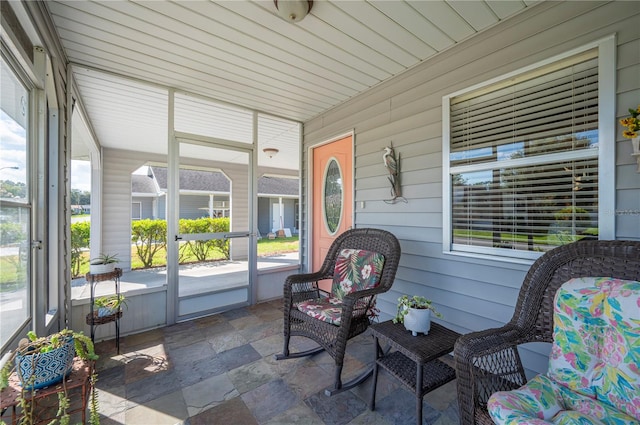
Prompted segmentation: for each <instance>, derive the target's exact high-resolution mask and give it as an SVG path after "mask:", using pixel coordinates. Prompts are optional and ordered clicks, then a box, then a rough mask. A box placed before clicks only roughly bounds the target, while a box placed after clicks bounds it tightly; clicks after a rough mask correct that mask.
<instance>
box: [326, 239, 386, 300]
mask: <svg viewBox="0 0 640 425" xmlns="http://www.w3.org/2000/svg"><path fill="white" fill-rule="evenodd" d="M383 266H384V255H382V254H379V253H377V252H371V251H366V250H364V249H343V250H342V251H340V254H339V255H338V259H337V260H336V267H335V269H334V273H333V285H332V286H331V293H332V295H333V296H334V297H335V298H338V299H339V300H341V299H342V298H343V297H344V296H345V295H347V294H350V293H352V292H355V291H361V290H363V289H369V288H375V287H376V286H378V284H379V283H380V274H381V273H382V267H383Z"/></svg>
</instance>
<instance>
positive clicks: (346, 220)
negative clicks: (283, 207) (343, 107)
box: [311, 136, 353, 291]
mask: <svg viewBox="0 0 640 425" xmlns="http://www.w3.org/2000/svg"><path fill="white" fill-rule="evenodd" d="M312 155H313V181H312V184H313V199H312V203H313V234H312V240H311V243H312V246H313V248H312V258H311V260H312V264H311V270H314V271H316V270H318V269H319V268H320V265H322V262H323V261H324V258H325V256H326V253H327V251H328V250H329V247H330V246H331V243H332V242H333V240H334V239H335V238H336V237H337V236H338V235H339V234H341V233H342V232H344V231H345V230H347V229H350V228H351V227H352V225H353V223H352V221H353V137H352V136H347V137H345V138H343V139H339V140H336V141H334V142H331V143H328V144H326V145H322V146H319V147H317V148H314V149H313V150H312ZM320 287H321V288H322V289H324V290H326V291H329V290H331V282H329V281H326V282H322V283H321V284H320Z"/></svg>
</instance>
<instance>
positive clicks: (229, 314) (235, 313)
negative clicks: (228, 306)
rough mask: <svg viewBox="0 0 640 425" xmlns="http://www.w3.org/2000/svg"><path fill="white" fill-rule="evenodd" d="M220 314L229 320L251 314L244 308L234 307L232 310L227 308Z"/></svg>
mask: <svg viewBox="0 0 640 425" xmlns="http://www.w3.org/2000/svg"><path fill="white" fill-rule="evenodd" d="M220 315H221V316H222V317H224V318H225V319H227V320H229V321H231V320H235V319H239V318H241V317H245V316H249V315H251V313H249V311H247V309H246V308H236V309H234V310H228V311H225V312H224V313H220Z"/></svg>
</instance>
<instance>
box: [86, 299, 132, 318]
mask: <svg viewBox="0 0 640 425" xmlns="http://www.w3.org/2000/svg"><path fill="white" fill-rule="evenodd" d="M126 305H127V300H126V298H125V296H124V295H122V294H119V295H108V296H104V297H100V298H96V299H95V301H94V302H93V310H94V311H93V315H94V317H108V316H111V315H113V314H118V312H119V311H120V309H122V307H123V306H126Z"/></svg>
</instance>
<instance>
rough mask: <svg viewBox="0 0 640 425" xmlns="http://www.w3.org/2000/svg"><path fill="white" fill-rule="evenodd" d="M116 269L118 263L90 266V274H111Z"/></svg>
mask: <svg viewBox="0 0 640 425" xmlns="http://www.w3.org/2000/svg"><path fill="white" fill-rule="evenodd" d="M115 269H116V263H109V264H89V273H91V274H102V273H111V272H112V271H114V270H115Z"/></svg>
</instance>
